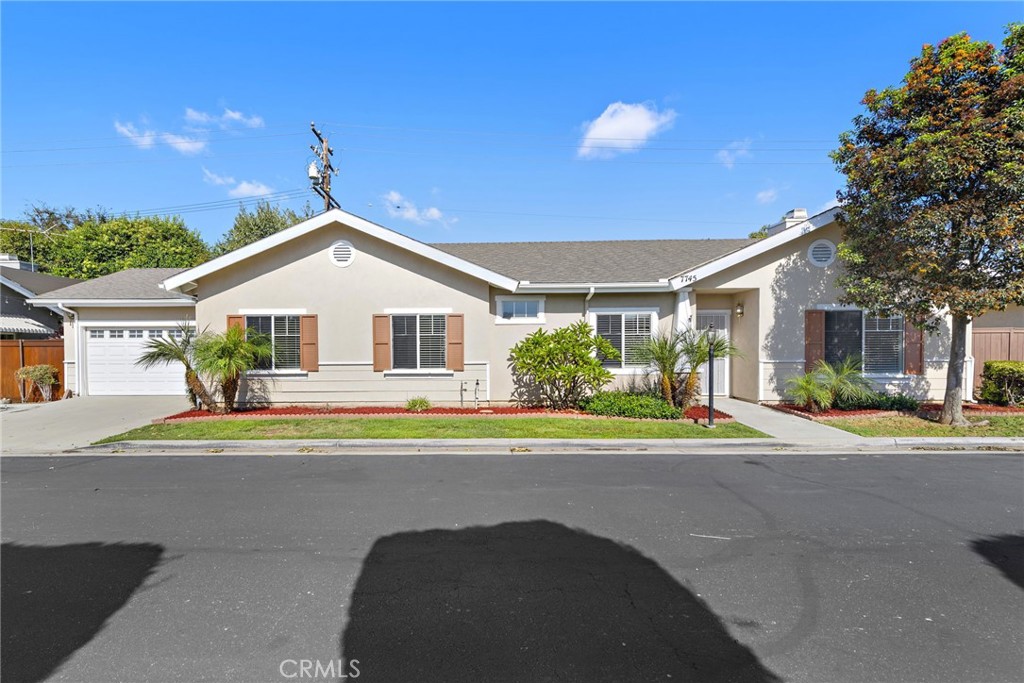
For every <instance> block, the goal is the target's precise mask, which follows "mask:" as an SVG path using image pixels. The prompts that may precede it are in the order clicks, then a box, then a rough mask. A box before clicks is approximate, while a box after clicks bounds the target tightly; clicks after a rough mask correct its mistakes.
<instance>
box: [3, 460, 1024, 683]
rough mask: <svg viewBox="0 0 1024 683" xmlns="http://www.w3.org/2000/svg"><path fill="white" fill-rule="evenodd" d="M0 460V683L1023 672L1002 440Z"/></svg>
mask: <svg viewBox="0 0 1024 683" xmlns="http://www.w3.org/2000/svg"><path fill="white" fill-rule="evenodd" d="M0 474H2V479H0V488H2V491H0V492H2V515H3V527H2V536H3V543H4V546H3V555H2V573H3V595H2V602H3V610H2V612H0V617H2V628H0V632H2V639H3V652H2V660H3V674H4V676H3V680H4V681H40V680H54V681H97V682H99V681H103V682H108V681H234V680H237V681H246V682H250V683H251V682H253V681H287V680H356V681H360V682H361V681H445V682H452V681H455V682H458V681H466V682H467V683H468V682H470V681H472V682H474V683H477V682H483V681H546V680H562V681H586V682H588V683H589V682H593V681H655V680H657V681H664V680H672V681H680V680H682V681H719V680H721V681H727V680H728V681H763V682H768V681H783V680H784V681H813V682H815V683H821V682H824V681H943V682H947V681H1021V680H1024V657H1022V653H1024V532H1022V531H1021V529H1022V527H1024V520H1022V512H1021V509H1022V508H1021V503H1022V491H1024V459H1022V458H1021V457H1020V456H1019V455H1010V454H998V453H979V454H967V453H962V452H957V453H947V454H938V455H936V454H924V453H907V452H904V453H894V454H875V455H863V454H860V455H848V456H843V455H820V456H814V455H792V454H773V453H768V454H762V455H707V456H679V455H656V454H643V455H638V454H632V455H614V454H594V453H590V454H585V455H582V454H581V455H527V454H524V455H504V456H493V455H492V456H474V455H436V456H428V455H418V456H416V455H367V456H351V455H350V456H323V455H321V456H318V455H315V454H310V455H303V456H298V455H287V456H285V455H281V456H276V457H268V456H253V457H240V456H239V457H236V456H223V455H221V456H209V457H128V456H112V457H51V458H45V457H43V458H38V457H37V458H6V459H4V460H3V461H2V463H0ZM342 658H343V659H342ZM303 660H306V661H303ZM339 660H341V661H339ZM317 666H319V667H320V668H319V669H317ZM303 667H305V668H303ZM328 667H331V668H330V669H328ZM303 674H305V675H303ZM317 674H320V677H319V678H318V679H317V678H315V676H317ZM341 674H346V675H348V676H349V678H348V679H341V678H340V675H341ZM354 674H358V676H354Z"/></svg>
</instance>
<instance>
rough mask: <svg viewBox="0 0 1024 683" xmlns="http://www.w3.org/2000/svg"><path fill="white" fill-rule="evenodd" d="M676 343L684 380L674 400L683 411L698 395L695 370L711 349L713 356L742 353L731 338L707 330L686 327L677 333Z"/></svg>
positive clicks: (706, 358)
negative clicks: (684, 373)
mask: <svg viewBox="0 0 1024 683" xmlns="http://www.w3.org/2000/svg"><path fill="white" fill-rule="evenodd" d="M678 344H679V348H680V350H681V352H682V355H683V360H684V364H685V365H686V380H685V381H683V382H682V385H681V386H680V387H679V390H678V393H677V394H676V401H675V402H676V404H677V405H679V406H680V407H682V409H683V410H684V411H685V410H686V409H687V408H689V407H690V406H691V405H693V404H694V403H696V402H697V397H698V396H699V395H700V386H699V385H698V380H699V379H700V378H699V377H698V375H697V372H698V371H699V370H700V366H702V365H704V364H705V363H707V362H708V360H709V359H710V358H711V352H712V350H714V352H715V358H730V357H733V356H741V355H742V354H741V353H740V349H739V347H738V346H736V344H734V343H733V342H732V340H731V339H729V338H728V337H726V336H724V335H721V334H718V333H715V334H714V335H712V334H710V333H709V332H708V330H697V329H693V328H687V329H685V330H683V331H682V332H681V333H680V334H679V341H678Z"/></svg>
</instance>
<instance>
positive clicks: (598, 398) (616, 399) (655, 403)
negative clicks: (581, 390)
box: [583, 391, 679, 420]
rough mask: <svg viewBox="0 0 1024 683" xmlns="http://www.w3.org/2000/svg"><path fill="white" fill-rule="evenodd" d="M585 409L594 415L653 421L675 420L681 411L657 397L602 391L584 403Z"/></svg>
mask: <svg viewBox="0 0 1024 683" xmlns="http://www.w3.org/2000/svg"><path fill="white" fill-rule="evenodd" d="M583 409H584V410H585V411H586V412H588V413H590V414H592V415H607V416H610V417H639V418H647V419H652V420H675V419H678V418H679V409H678V408H674V407H672V404H671V403H669V402H668V401H666V400H665V399H663V398H660V397H657V396H650V395H643V394H630V393H627V392H625V391H602V392H599V393H597V394H594V395H593V396H590V397H588V398H587V399H585V400H584V401H583Z"/></svg>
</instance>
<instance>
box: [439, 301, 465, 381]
mask: <svg viewBox="0 0 1024 683" xmlns="http://www.w3.org/2000/svg"><path fill="white" fill-rule="evenodd" d="M465 330H466V320H465V316H464V315H462V314H461V313H455V314H452V315H449V316H448V320H447V324H446V326H445V331H446V332H447V335H448V348H447V350H446V353H445V355H444V357H445V363H444V366H445V367H446V368H447V369H449V370H454V371H456V372H462V371H463V370H464V369H465V365H466V353H465V350H464V346H465V345H464V344H463V336H464V335H465Z"/></svg>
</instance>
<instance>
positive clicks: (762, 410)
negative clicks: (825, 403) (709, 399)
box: [715, 397, 865, 446]
mask: <svg viewBox="0 0 1024 683" xmlns="http://www.w3.org/2000/svg"><path fill="white" fill-rule="evenodd" d="M715 408H716V409H720V410H722V411H723V412H726V413H729V414H730V415H732V416H733V417H734V418H736V421H737V422H742V423H743V424H745V425H747V426H748V427H753V428H754V429H757V430H758V431H762V432H764V433H765V434H769V435H771V436H774V437H775V438H776V439H784V440H786V441H798V442H807V443H821V444H822V445H832V446H856V445H858V444H863V442H864V440H865V439H864V437H862V436H857V435H856V434H851V433H850V432H846V431H843V430H842V429H836V428H835V427H829V426H828V425H823V424H820V423H818V422H812V421H811V420H804V419H802V418H799V417H794V416H792V415H787V414H786V413H781V412H779V411H778V410H772V409H771V408H766V407H765V406H761V405H757V404H756V403H747V402H746V401H740V400H738V399H735V398H717V397H716V398H715Z"/></svg>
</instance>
